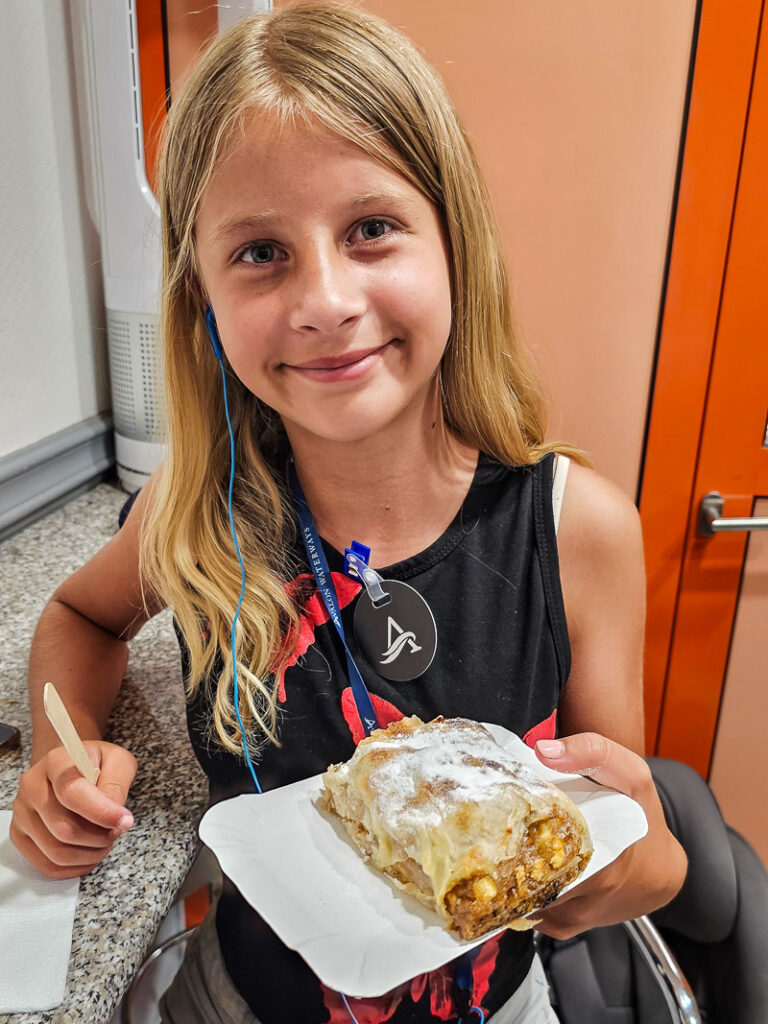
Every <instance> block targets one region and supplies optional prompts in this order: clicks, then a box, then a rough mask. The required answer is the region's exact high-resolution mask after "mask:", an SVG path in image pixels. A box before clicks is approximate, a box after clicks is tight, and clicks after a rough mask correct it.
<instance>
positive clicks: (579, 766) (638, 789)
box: [536, 732, 653, 800]
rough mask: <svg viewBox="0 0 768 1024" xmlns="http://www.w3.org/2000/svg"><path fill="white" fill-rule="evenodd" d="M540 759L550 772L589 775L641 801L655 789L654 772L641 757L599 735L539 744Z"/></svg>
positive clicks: (584, 733) (577, 734) (578, 736)
mask: <svg viewBox="0 0 768 1024" xmlns="http://www.w3.org/2000/svg"><path fill="white" fill-rule="evenodd" d="M536 755H537V757H538V758H539V760H540V761H541V763H542V764H545V765H546V766H547V767H548V768H554V769H555V770H556V771H559V772H577V773H578V774H580V775H587V776H589V778H591V779H593V780H594V781H595V782H599V783H600V784H601V785H603V786H610V788H611V789H617V790H619V792H621V793H626V794H627V796H631V797H633V798H634V799H637V800H641V798H642V797H643V796H644V795H645V794H646V793H647V792H648V787H649V786H650V787H652V788H653V779H652V777H651V772H650V769H649V768H648V765H647V764H646V763H645V761H644V760H643V758H642V757H640V756H639V754H635V753H634V751H632V750H628V749H627V748H626V747H622V746H621V744H619V743H614V742H613V740H609V739H608V738H607V737H606V736H601V735H600V734H599V733H596V732H581V733H576V734H575V735H574V736H565V737H564V738H563V739H559V740H539V741H538V743H537V744H536Z"/></svg>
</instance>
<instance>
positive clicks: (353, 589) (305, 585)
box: [277, 572, 362, 704]
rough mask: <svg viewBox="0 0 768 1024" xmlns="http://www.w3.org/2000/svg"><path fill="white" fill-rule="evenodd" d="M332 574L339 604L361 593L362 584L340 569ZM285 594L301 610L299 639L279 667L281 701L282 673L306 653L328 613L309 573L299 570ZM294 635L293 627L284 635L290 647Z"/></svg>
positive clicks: (344, 604)
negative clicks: (300, 572) (316, 630)
mask: <svg viewBox="0 0 768 1024" xmlns="http://www.w3.org/2000/svg"><path fill="white" fill-rule="evenodd" d="M331 578H332V580H333V585H334V586H335V587H336V596H337V598H338V601H339V607H340V608H346V607H347V605H348V604H349V603H350V602H351V601H354V599H355V597H356V596H357V595H358V594H359V593H360V590H361V589H362V584H360V583H356V582H355V581H354V580H351V579H350V578H349V576H345V575H344V574H343V573H340V572H332V573H331ZM285 592H286V594H287V595H288V596H289V597H290V598H291V599H292V600H293V601H294V602H295V603H296V604H297V605H298V606H299V608H300V609H301V610H300V625H299V631H298V634H299V635H298V640H297V641H296V646H295V647H294V649H293V652H292V654H291V656H290V658H289V659H288V660H287V661H286V663H285V664H284V665H283V667H282V668H281V670H280V677H279V687H278V691H277V698H278V700H279V701H280V703H281V704H284V703H285V673H286V670H287V669H289V668H290V667H291V665H295V664H296V662H297V661H298V660H299V658H300V657H301V656H302V654H305V653H306V652H307V651H308V650H309V648H310V647H311V646H312V644H313V643H314V642H315V629H316V627H317V626H322V625H323V623H325V622H328V620H329V619H330V615H329V614H328V609H327V608H326V607H325V603H324V601H323V599H322V597H321V596H320V594H319V592H318V590H317V586H316V584H315V579H314V577H313V576H312V575H311V573H306V572H305V573H302V574H301V575H300V576H297V577H296V579H295V580H290V581H289V582H288V583H286V584H285ZM295 638H296V630H295V629H292V630H291V632H290V633H289V634H288V637H287V639H286V646H287V647H289V648H290V647H292V646H293V643H294V640H295Z"/></svg>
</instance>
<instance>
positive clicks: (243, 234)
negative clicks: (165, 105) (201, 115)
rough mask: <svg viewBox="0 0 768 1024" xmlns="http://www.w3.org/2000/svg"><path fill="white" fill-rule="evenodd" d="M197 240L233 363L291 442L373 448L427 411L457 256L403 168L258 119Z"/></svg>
mask: <svg viewBox="0 0 768 1024" xmlns="http://www.w3.org/2000/svg"><path fill="white" fill-rule="evenodd" d="M195 236H196V246H197V254H198V261H199V266H200V273H201V277H202V283H203V287H204V289H205V292H206V295H207V298H208V301H209V302H210V305H211V307H212V308H213V311H214V314H215V316H216V321H217V323H218V327H219V334H220V337H221V342H222V345H223V347H224V350H225V352H226V354H227V358H228V359H229V361H230V363H231V365H232V368H233V370H234V371H235V373H236V374H237V375H238V377H239V378H240V380H241V381H242V382H243V383H244V384H245V386H246V387H247V388H248V389H249V390H250V391H252V392H253V393H254V394H255V395H257V396H258V397H259V398H260V399H261V400H262V401H263V402H265V403H266V404H267V405H269V406H271V407H272V408H273V409H275V410H276V411H277V412H278V413H279V414H280V416H281V417H282V419H283V422H284V423H285V425H286V429H287V430H288V434H289V436H290V437H292V438H293V437H294V436H297V435H298V434H299V433H308V434H311V435H314V436H316V437H322V438H326V439H328V440H335V441H356V440H361V439H363V438H365V437H370V436H372V435H373V434H375V433H376V432H377V431H379V430H381V429H383V428H384V427H386V426H387V425H389V424H390V423H392V422H393V421H395V420H396V419H397V418H398V417H400V416H402V415H403V414H404V413H405V412H406V410H409V409H410V410H411V411H413V410H415V409H417V408H418V407H422V406H423V405H424V403H425V402H426V401H427V398H428V396H429V394H430V389H431V388H432V387H433V386H434V373H435V370H436V368H437V366H438V364H439V362H440V358H441V356H442V354H443V350H444V348H445V345H446V342H447V340H448V334H449V331H450V327H451V292H450V276H449V265H448V250H447V245H446V241H445V238H444V235H443V230H442V226H441V223H440V220H439V217H438V215H437V212H436V210H435V208H434V207H433V206H432V204H431V203H430V202H429V201H428V200H427V199H425V198H424V196H422V194H421V193H420V192H418V191H417V190H416V189H415V188H414V187H413V186H412V185H411V184H410V183H409V182H408V181H406V180H405V179H404V178H402V177H401V176H400V175H399V174H397V173H396V172H395V171H393V170H390V169H389V168H387V167H386V166H384V165H383V164H382V163H379V162H378V161H377V160H375V159H373V158H372V157H370V156H368V155H367V154H365V153H364V152H363V151H362V150H361V149H359V148H358V147H356V146H354V145H352V144H351V143H348V142H346V141H344V140H342V139H341V138H339V137H338V136H336V135H333V134H331V133H330V132H328V131H326V130H324V129H320V128H318V129H310V128H308V127H301V128H296V129H286V130H284V131H283V132H278V131H277V130H276V129H275V128H274V127H272V126H271V125H270V124H269V123H266V124H265V122H264V121H263V120H255V119H254V120H252V121H251V122H250V125H249V126H248V128H247V130H246V131H245V132H244V134H243V136H242V137H241V138H238V139H237V140H236V142H235V143H234V145H233V147H232V148H231V149H230V150H229V151H228V154H227V156H226V157H225V159H224V160H223V161H222V162H221V164H220V165H219V166H218V168H217V169H216V171H215V173H214V175H213V177H212V179H211V181H210V183H209V185H208V187H207V189H206V191H205V193H204V195H203V198H202V202H201V205H200V209H199V214H198V218H197V222H196V226H195Z"/></svg>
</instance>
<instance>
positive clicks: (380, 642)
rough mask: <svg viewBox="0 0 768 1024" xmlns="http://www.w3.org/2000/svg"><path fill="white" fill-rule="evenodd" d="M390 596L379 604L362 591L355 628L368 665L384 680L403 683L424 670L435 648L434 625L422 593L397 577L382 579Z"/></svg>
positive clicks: (356, 637)
mask: <svg viewBox="0 0 768 1024" xmlns="http://www.w3.org/2000/svg"><path fill="white" fill-rule="evenodd" d="M381 587H382V590H383V591H384V593H385V594H387V595H388V597H390V598H391V600H390V601H387V602H386V603H385V604H380V605H379V606H378V607H377V606H376V605H374V604H373V602H372V601H371V599H370V597H369V596H368V593H367V592H366V591H363V593H362V594H360V597H359V598H358V599H357V606H356V608H355V618H354V629H355V639H356V640H357V644H358V647H359V648H360V650H361V651H362V652H363V654H364V655H365V659H366V661H367V662H368V663H369V665H370V666H371V668H372V669H373V670H374V671H375V672H378V674H379V675H380V676H384V678H385V679H391V680H392V681H393V682H396V683H404V682H406V681H407V680H408V679H415V678H416V677H417V676H420V675H421V674H422V672H426V671H427V669H428V668H429V666H430V665H431V664H432V659H433V658H434V656H435V651H436V650H437V627H436V626H435V620H434V617H433V615H432V611H431V609H430V607H429V605H428V604H427V602H426V601H425V600H424V598H423V597H422V596H421V594H420V593H419V592H418V591H416V590H414V589H413V587H409V586H408V584H407V583H401V582H400V581H399V580H382V581H381Z"/></svg>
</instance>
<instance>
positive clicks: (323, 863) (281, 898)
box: [200, 725, 648, 997]
mask: <svg viewBox="0 0 768 1024" xmlns="http://www.w3.org/2000/svg"><path fill="white" fill-rule="evenodd" d="M487 728H488V729H489V730H490V731H491V733H492V734H493V736H494V738H495V739H496V741H497V742H498V743H500V744H501V746H503V747H504V748H506V749H507V750H509V751H510V752H511V753H512V754H514V756H515V757H517V758H518V759H519V760H520V761H522V762H523V763H524V764H527V765H529V766H530V767H531V768H533V770H534V771H535V772H536V773H537V774H538V775H539V776H541V777H542V778H545V779H547V780H548V781H551V782H555V784H556V785H558V786H559V787H560V788H561V789H563V790H565V792H566V793H567V794H568V795H569V796H570V798H571V799H572V800H573V802H574V803H575V804H576V805H577V806H578V807H579V809H580V810H581V812H582V814H583V815H584V817H585V819H586V821H587V824H588V825H589V829H590V834H591V836H592V841H593V843H594V847H595V850H594V853H593V855H592V859H591V860H590V862H589V864H588V866H587V868H586V870H585V871H584V873H583V874H582V875H581V877H580V878H579V879H578V880H577V881H576V882H575V883H572V884H573V885H578V884H579V883H580V882H583V881H584V880H585V879H586V878H589V877H590V876H591V875H593V874H594V873H595V872H596V871H599V870H600V869H601V868H604V867H605V866H606V865H607V864H610V863H611V861H613V860H615V858H616V857H618V856H619V854H620V853H621V852H622V850H624V849H626V847H627V846H629V845H630V844H631V843H634V842H636V841H637V840H638V839H640V838H642V836H644V835H645V833H646V831H647V828H648V825H647V822H646V820H645V815H644V813H643V810H642V808H641V807H640V805H639V804H637V803H635V801H634V800H630V798H629V797H628V796H624V795H623V794H621V793H616V792H615V791H614V790H612V789H606V788H605V787H604V786H598V785H597V784H596V783H594V782H592V781H591V779H586V778H583V777H582V776H580V775H565V774H561V773H560V772H555V771H553V770H552V769H549V768H546V767H545V766H544V765H543V764H541V762H540V761H539V760H538V758H537V757H536V755H535V753H534V752H533V750H531V749H530V748H529V747H527V746H526V745H525V744H524V743H523V742H522V740H520V739H519V738H518V737H517V736H515V735H514V734H513V733H510V732H508V731H507V730H506V729H503V728H501V727H500V726H497V725H487ZM322 788H323V784H322V777H321V776H320V775H316V776H315V777H314V778H311V779H304V780H303V781H302V782H296V783H293V785H290V786H284V787H282V788H281V789H275V790H271V791H269V792H267V793H264V794H263V795H261V796H257V795H256V794H254V795H253V796H237V797H234V798H233V799H231V800H225V801H223V802H222V803H219V804H216V805H215V806H214V807H212V808H211V809H210V810H209V811H207V812H206V814H205V816H204V818H203V820H202V822H201V823H200V838H201V839H202V840H203V842H204V843H206V845H207V846H210V847H211V849H212V850H213V852H214V853H215V854H216V856H217V858H218V860H219V863H220V864H221V868H222V870H223V871H224V873H225V874H226V875H228V876H229V878H231V879H232V881H233V882H234V883H235V885H236V886H237V887H238V889H239V890H240V892H241V894H242V895H243V897H244V898H245V899H246V900H247V901H248V903H250V904H251V906H252V907H254V908H255V909H256V910H257V911H258V912H259V913H260V914H261V916H262V917H263V918H264V919H265V920H266V922H267V923H268V924H269V925H270V927H271V928H273V929H274V931H276V932H277V934H278V935H279V936H280V938H281V939H282V940H283V942H284V943H285V944H286V946H289V947H290V948H291V949H295V950H296V951H297V952H298V953H300V954H301V956H302V957H304V959H305V960H306V962H307V963H308V964H309V966H310V967H311V968H312V970H313V971H314V972H315V974H316V975H317V976H318V977H319V978H320V980H321V981H323V982H324V983H325V984H326V985H328V986H329V987H330V988H334V989H337V990H339V991H341V992H345V993H346V994H347V995H351V996H360V997H367V996H380V995H383V994H384V993H385V992H389V991H391V990H392V989H393V988H395V987H396V986H397V985H400V984H401V983H403V982H404V981H407V980H408V979H410V978H413V977H414V976H415V975H417V974H425V973H426V972H428V971H433V970H436V969H437V968H438V967H441V966H442V965H443V964H446V963H448V961H449V960H453V959H455V958H456V957H458V956H460V955H461V954H462V953H464V952H465V951H466V950H468V949H472V948H473V947H474V946H477V945H480V943H482V942H486V941H487V940H488V939H489V938H490V937H491V936H492V935H494V934H496V933H495V932H489V933H488V934H486V935H484V936H483V937H482V938H480V939H475V940H474V941H471V942H464V941H462V940H461V939H460V938H458V937H457V936H456V935H454V934H453V933H451V932H448V931H446V930H445V928H444V927H443V923H442V921H441V920H440V918H438V916H437V914H435V913H433V912H432V911H431V910H428V909H427V908H426V907H424V906H422V905H421V904H420V903H419V902H418V901H417V900H415V899H413V898H412V897H411V896H407V895H406V894H405V893H403V892H401V891H400V890H398V889H397V888H396V887H395V886H394V884H393V883H392V882H390V881H389V880H388V879H387V878H386V876H385V875H383V874H381V873H380V872H378V871H376V870H375V869H374V868H372V867H371V866H370V865H369V864H367V863H366V862H365V861H364V860H363V858H362V857H361V856H360V854H359V852H358V851H357V849H356V848H355V847H354V846H353V844H352V843H351V841H350V840H349V839H348V838H347V836H346V834H345V832H344V830H343V828H342V827H341V826H340V825H339V823H338V822H336V821H335V820H334V819H332V818H331V817H330V816H329V815H326V814H322V813H321V812H320V811H319V810H318V809H317V807H316V806H315V803H316V800H317V798H318V796H319V795H320V792H321V791H322ZM569 888H570V887H569ZM564 891H565V890H564Z"/></svg>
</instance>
